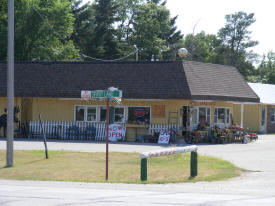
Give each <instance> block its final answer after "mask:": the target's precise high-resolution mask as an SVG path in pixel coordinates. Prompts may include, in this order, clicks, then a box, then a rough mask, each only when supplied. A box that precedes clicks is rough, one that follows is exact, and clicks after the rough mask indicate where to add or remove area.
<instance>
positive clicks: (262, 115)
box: [261, 106, 265, 133]
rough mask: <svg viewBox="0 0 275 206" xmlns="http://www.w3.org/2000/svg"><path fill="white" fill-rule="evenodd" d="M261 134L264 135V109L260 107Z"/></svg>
mask: <svg viewBox="0 0 275 206" xmlns="http://www.w3.org/2000/svg"><path fill="white" fill-rule="evenodd" d="M261 133H265V107H264V106H262V114H261Z"/></svg>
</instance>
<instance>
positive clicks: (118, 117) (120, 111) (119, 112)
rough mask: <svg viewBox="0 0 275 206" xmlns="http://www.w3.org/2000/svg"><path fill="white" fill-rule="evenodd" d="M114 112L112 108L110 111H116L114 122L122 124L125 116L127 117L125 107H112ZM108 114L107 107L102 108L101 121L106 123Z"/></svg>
mask: <svg viewBox="0 0 275 206" xmlns="http://www.w3.org/2000/svg"><path fill="white" fill-rule="evenodd" d="M112 108H113V110H112V109H111V107H110V110H112V111H114V116H113V117H114V122H116V123H120V122H124V119H125V118H124V116H125V112H124V110H125V109H124V107H112ZM106 114H107V110H106V107H100V121H101V122H104V121H106V116H107V115H106Z"/></svg>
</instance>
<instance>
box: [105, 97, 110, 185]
mask: <svg viewBox="0 0 275 206" xmlns="http://www.w3.org/2000/svg"><path fill="white" fill-rule="evenodd" d="M106 106H107V115H106V177H105V179H106V180H108V173H109V167H108V166H109V97H107V98H106Z"/></svg>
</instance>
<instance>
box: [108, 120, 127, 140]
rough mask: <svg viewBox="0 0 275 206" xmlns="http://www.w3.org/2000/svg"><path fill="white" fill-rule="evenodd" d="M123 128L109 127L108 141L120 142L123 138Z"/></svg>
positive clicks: (118, 125) (121, 126)
mask: <svg viewBox="0 0 275 206" xmlns="http://www.w3.org/2000/svg"><path fill="white" fill-rule="evenodd" d="M125 131H126V129H125V127H124V126H123V125H121V124H110V125H109V140H110V141H112V142H117V141H121V140H123V139H124V138H125Z"/></svg>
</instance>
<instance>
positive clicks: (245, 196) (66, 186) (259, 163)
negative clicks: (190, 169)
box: [0, 135, 275, 206]
mask: <svg viewBox="0 0 275 206" xmlns="http://www.w3.org/2000/svg"><path fill="white" fill-rule="evenodd" d="M14 147H15V149H43V143H42V142H23V141H16V142H15V145H14ZM3 148H5V142H4V141H0V149H3ZM49 148H50V149H51V150H60V149H64V150H73V151H94V152H95V151H104V149H105V145H104V144H99V143H60V142H49ZM159 148H162V147H160V146H155V145H134V144H111V145H110V150H111V151H127V152H129V151H132V152H142V151H148V150H153V149H159ZM199 153H200V154H207V155H212V156H217V157H221V158H223V159H226V160H229V161H231V162H233V163H234V164H236V165H237V166H240V167H242V168H245V169H249V170H254V171H257V172H251V173H247V174H244V175H243V176H241V177H238V178H234V179H231V180H229V181H221V182H212V183H209V182H199V183H182V184H165V185H130V184H104V183H72V182H46V181H45V182H41V181H8V180H0V185H1V186H0V205H1V206H2V205H6V206H9V205H12V206H16V205H54V206H56V205H60V206H61V205H62V206H63V205H133V206H135V205H145V206H147V205H188V206H189V205H190V206H191V205H192V206H193V205H209V206H210V205H211V206H218V205H222V206H229V205H230V206H231V205H232V206H235V205H236V206H237V205H238V206H239V205H245V206H247V205H261V206H262V205H268V206H271V205H272V206H274V205H275V175H274V174H275V158H274V157H275V136H271V135H265V136H260V139H259V140H258V141H257V142H252V143H249V144H228V145H200V146H199Z"/></svg>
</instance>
